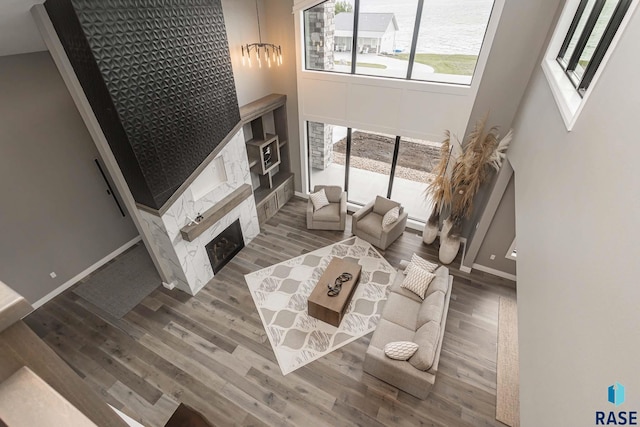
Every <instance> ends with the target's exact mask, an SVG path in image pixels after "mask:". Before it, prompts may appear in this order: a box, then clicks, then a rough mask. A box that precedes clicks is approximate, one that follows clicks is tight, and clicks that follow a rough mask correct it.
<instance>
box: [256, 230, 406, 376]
mask: <svg viewBox="0 0 640 427" xmlns="http://www.w3.org/2000/svg"><path fill="white" fill-rule="evenodd" d="M332 257H338V258H343V259H345V260H348V261H352V262H356V263H358V264H360V266H361V267H362V272H361V275H360V284H359V285H358V287H357V288H356V290H355V292H354V294H353V297H352V299H351V302H350V303H349V306H348V307H347V311H346V313H345V315H344V317H343V319H342V322H341V323H340V326H339V327H337V328H336V327H334V326H331V325H329V324H328V323H325V322H323V321H321V320H318V319H316V318H314V317H311V316H309V315H308V313H307V299H308V297H309V295H310V294H311V291H313V289H314V287H315V286H316V283H317V282H318V279H319V278H320V276H321V275H322V273H323V272H324V270H325V269H326V267H327V265H328V264H329V261H330V260H331V258H332ZM395 275H396V271H395V269H394V268H393V267H392V266H391V265H390V264H389V263H388V262H387V261H386V260H385V259H384V258H383V257H382V255H380V254H379V253H378V251H376V250H375V249H374V248H373V246H371V245H370V244H369V243H367V242H365V241H364V240H362V239H360V238H358V237H352V238H349V239H347V240H344V241H342V242H338V243H335V244H333V245H330V246H326V247H324V248H321V249H318V250H316V251H313V252H310V253H308V254H305V255H301V256H299V257H296V258H293V259H290V260H288V261H284V262H281V263H280V264H276V265H272V266H271V267H267V268H264V269H262V270H259V271H256V272H254V273H251V274H247V275H245V276H244V277H245V281H246V282H247V285H248V286H249V290H250V291H251V295H252V296H253V301H254V302H255V304H256V308H257V309H258V313H259V314H260V318H261V319H262V323H263V325H264V329H265V331H266V333H267V336H268V337H269V341H270V342H271V347H273V351H274V353H275V355H276V359H277V360H278V364H279V365H280V369H281V370H282V374H283V375H286V374H288V373H290V372H292V371H294V370H296V369H298V368H300V367H301V366H304V365H306V364H307V363H310V362H312V361H314V360H316V359H318V358H320V357H322V356H324V355H325V354H328V353H330V352H332V351H333V350H336V349H338V348H340V347H342V346H344V345H346V344H348V343H350V342H352V341H354V340H356V339H358V338H360V337H362V336H364V335H366V334H368V333H369V332H372V331H373V330H375V328H376V326H377V325H378V321H379V320H380V313H381V312H382V307H383V305H384V302H385V301H386V299H387V295H388V294H389V290H390V285H391V284H392V283H393V279H394V278H395Z"/></svg>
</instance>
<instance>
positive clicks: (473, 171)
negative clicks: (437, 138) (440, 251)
mask: <svg viewBox="0 0 640 427" xmlns="http://www.w3.org/2000/svg"><path fill="white" fill-rule="evenodd" d="M487 119H488V114H487V115H485V116H484V117H483V118H482V119H480V120H478V121H477V122H476V125H475V127H474V128H473V131H471V133H470V134H469V136H468V137H467V143H466V144H464V146H463V147H462V155H460V156H459V157H458V158H457V159H452V158H451V157H452V156H451V148H452V147H451V134H450V132H449V131H447V132H446V139H445V140H444V141H443V142H442V147H441V149H440V161H439V162H438V165H437V166H436V168H435V169H434V171H433V172H434V175H435V177H434V178H433V180H432V181H431V182H430V183H429V185H428V187H427V190H426V194H427V196H428V197H429V198H430V199H431V200H432V202H433V211H432V213H431V215H430V217H429V224H430V225H435V224H436V223H437V222H438V220H439V218H440V215H441V214H442V212H444V211H449V212H450V219H451V221H452V223H453V226H452V227H451V230H450V231H449V236H450V237H459V236H460V233H461V231H462V221H463V220H464V218H470V217H471V215H472V214H473V208H474V206H473V200H474V198H475V196H476V194H477V193H478V190H479V189H480V186H481V185H482V184H483V183H484V182H485V181H486V180H487V178H488V177H489V174H490V173H491V170H492V168H493V169H495V170H496V171H498V170H499V169H500V167H501V166H502V162H503V160H504V159H505V157H506V150H507V148H508V147H509V143H510V142H511V139H512V137H513V132H512V131H509V132H508V133H507V135H506V136H505V137H504V138H502V139H501V140H500V139H499V134H498V128H497V127H495V126H494V127H491V128H489V129H488V130H487V129H486V125H487ZM451 161H454V162H455V163H454V164H453V168H452V170H451V173H450V174H449V173H447V171H448V169H449V163H450V162H451Z"/></svg>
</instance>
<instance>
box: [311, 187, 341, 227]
mask: <svg viewBox="0 0 640 427" xmlns="http://www.w3.org/2000/svg"><path fill="white" fill-rule="evenodd" d="M323 188H324V192H325V193H326V195H327V200H328V201H329V205H327V206H324V207H322V208H320V209H318V210H317V211H314V210H313V203H311V199H309V202H308V205H307V228H308V229H310V230H344V227H345V224H346V222H347V193H346V192H345V191H342V188H341V187H338V186H336V185H316V186H315V187H314V188H313V192H314V193H316V192H318V191H320V190H322V189H323Z"/></svg>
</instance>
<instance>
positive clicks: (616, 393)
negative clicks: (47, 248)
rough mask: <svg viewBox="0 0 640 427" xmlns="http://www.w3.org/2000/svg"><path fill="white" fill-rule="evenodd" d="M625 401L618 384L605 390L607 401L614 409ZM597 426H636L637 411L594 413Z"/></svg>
mask: <svg viewBox="0 0 640 427" xmlns="http://www.w3.org/2000/svg"><path fill="white" fill-rule="evenodd" d="M624 399H625V390H624V386H623V385H622V384H620V383H619V382H616V383H615V384H613V385H611V386H609V388H608V389H607V400H608V401H609V403H611V404H613V405H615V406H616V407H618V406H620V405H622V404H623V403H624ZM596 425H597V426H624V425H630V426H636V425H638V412H637V411H628V412H627V411H618V412H616V411H609V412H605V411H596Z"/></svg>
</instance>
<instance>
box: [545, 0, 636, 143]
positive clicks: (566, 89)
mask: <svg viewBox="0 0 640 427" xmlns="http://www.w3.org/2000/svg"><path fill="white" fill-rule="evenodd" d="M583 1H585V0H567V2H566V3H565V6H564V9H563V11H562V13H561V15H560V18H559V20H558V23H557V24H556V28H555V30H554V32H553V35H552V36H551V40H550V42H549V44H548V45H547V50H546V53H545V55H544V58H543V60H542V64H541V66H542V70H543V72H544V75H545V77H546V79H547V82H548V84H549V87H550V89H551V93H552V95H553V98H554V100H555V102H556V105H557V106H558V110H559V111H560V115H561V117H562V119H563V121H564V124H565V127H566V129H567V131H571V130H572V129H573V127H574V126H575V123H576V121H577V120H578V117H579V116H580V113H581V112H582V109H583V108H584V105H585V104H586V102H587V101H588V99H589V96H590V95H591V93H592V92H593V88H594V87H595V85H596V83H597V80H598V78H599V77H600V75H601V74H602V72H603V70H604V68H605V67H606V64H607V62H608V61H609V58H610V57H611V54H612V53H613V51H614V50H615V47H616V45H617V43H618V41H619V40H620V37H621V36H622V34H623V33H624V30H625V28H626V26H627V25H628V23H629V21H630V19H631V16H632V15H633V12H634V10H635V8H636V7H637V6H638V3H639V1H640V0H621V3H622V2H627V3H628V4H629V5H628V7H627V8H626V12H625V13H624V16H623V17H622V18H621V19H620V22H619V25H618V26H617V29H616V31H609V32H607V31H606V30H605V33H607V40H606V44H607V47H606V48H602V49H600V46H599V45H598V46H597V47H596V50H598V56H597V57H596V54H595V51H594V55H593V56H592V58H591V61H590V65H591V63H593V65H592V66H591V67H589V66H587V68H589V75H588V76H587V74H586V71H587V70H585V74H584V75H583V77H582V80H584V83H586V86H585V88H584V90H580V91H579V90H578V88H577V87H576V85H575V84H574V82H573V81H572V80H571V78H570V77H569V76H568V75H567V73H566V72H565V68H564V67H563V64H561V63H560V61H558V56H559V52H560V51H561V49H562V47H563V44H564V43H565V41H566V39H567V35H568V33H569V31H570V30H574V31H575V28H572V24H573V23H574V18H575V16H576V14H577V12H578V11H579V10H578V8H579V6H580V4H581V3H582V2H583ZM621 3H619V5H620V4H621ZM617 10H618V11H619V10H620V9H617ZM611 21H613V17H612V18H611ZM585 27H586V25H585ZM589 34H590V32H589ZM603 34H604V33H603ZM603 38H604V36H603ZM601 41H602V40H601ZM576 50H577V49H576ZM563 53H564V52H563Z"/></svg>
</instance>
